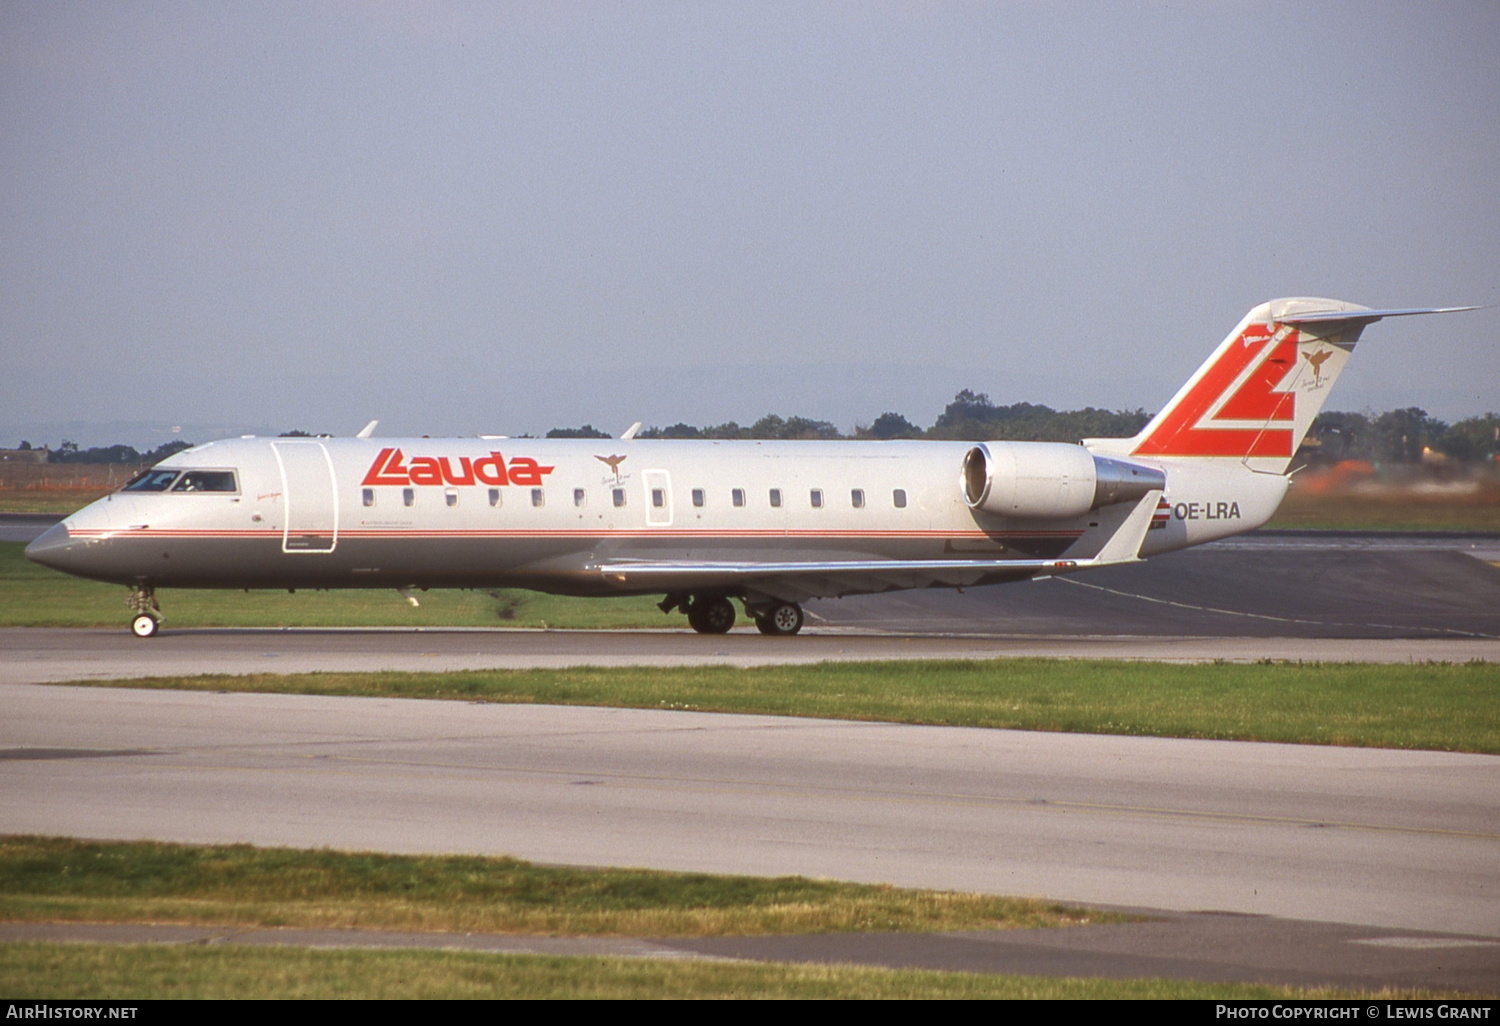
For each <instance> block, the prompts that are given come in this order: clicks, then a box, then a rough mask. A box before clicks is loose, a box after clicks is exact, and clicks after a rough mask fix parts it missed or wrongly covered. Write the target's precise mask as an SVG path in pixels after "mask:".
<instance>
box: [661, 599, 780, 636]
mask: <svg viewBox="0 0 1500 1026" xmlns="http://www.w3.org/2000/svg"><path fill="white" fill-rule="evenodd" d="M657 605H658V606H659V607H660V608H661V611H662V612H663V613H670V612H671V611H672V610H674V609H681V610H682V611H683V612H684V613H686V614H687V618H688V625H689V626H690V627H692V628H693V630H695V631H697V632H698V633H699V634H727V633H728V632H729V629H730V628H731V627H733V626H734V606H733V605H732V604H731V603H730V601H729V599H727V598H725V597H724V596H723V595H668V596H667V597H666V598H664V599H662V600H661V602H659V603H657ZM745 612H747V613H749V614H750V616H751V618H752V619H754V620H755V629H756V630H758V631H760V632H761V633H762V634H769V635H772V636H780V637H786V636H790V635H792V634H796V633H797V632H798V631H800V630H801V629H802V623H803V616H802V607H801V606H799V605H797V603H795V602H770V603H766V604H755V605H751V604H749V603H748V602H747V603H746V606H745Z"/></svg>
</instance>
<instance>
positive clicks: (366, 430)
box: [354, 420, 380, 438]
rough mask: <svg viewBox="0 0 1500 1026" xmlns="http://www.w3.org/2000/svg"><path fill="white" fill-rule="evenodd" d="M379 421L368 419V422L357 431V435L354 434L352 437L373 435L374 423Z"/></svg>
mask: <svg viewBox="0 0 1500 1026" xmlns="http://www.w3.org/2000/svg"><path fill="white" fill-rule="evenodd" d="M379 423H380V421H378V420H372V421H370V423H368V424H366V425H365V426H364V427H362V428H360V429H359V433H358V434H357V435H355V436H354V437H355V438H369V437H370V436H371V435H373V434H374V433H375V425H376V424H379Z"/></svg>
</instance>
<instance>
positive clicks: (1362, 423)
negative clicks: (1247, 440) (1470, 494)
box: [1307, 406, 1500, 463]
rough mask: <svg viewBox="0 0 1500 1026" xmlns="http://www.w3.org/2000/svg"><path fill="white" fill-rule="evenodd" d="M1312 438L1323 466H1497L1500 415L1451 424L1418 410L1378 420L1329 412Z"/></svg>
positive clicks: (1383, 415)
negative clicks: (1437, 460)
mask: <svg viewBox="0 0 1500 1026" xmlns="http://www.w3.org/2000/svg"><path fill="white" fill-rule="evenodd" d="M1307 438H1308V442H1309V443H1310V444H1309V445H1308V446H1307V450H1308V455H1311V456H1312V457H1313V458H1315V459H1316V460H1317V461H1318V462H1329V463H1331V462H1337V461H1338V460H1368V461H1369V462H1371V463H1417V462H1420V461H1421V460H1423V459H1428V458H1431V457H1432V456H1433V455H1439V456H1442V457H1446V458H1447V459H1450V460H1453V461H1455V462H1458V463H1480V462H1490V463H1493V462H1495V458H1496V454H1497V453H1500V413H1486V414H1485V415H1484V416H1482V417H1469V418H1467V419H1465V420H1461V421H1459V422H1458V423H1456V424H1447V423H1445V422H1443V421H1441V420H1438V419H1437V418H1436V417H1430V416H1428V415H1427V411H1426V410H1422V409H1418V408H1417V407H1415V406H1410V407H1407V408H1406V409H1404V410H1390V411H1387V412H1386V413H1381V414H1378V415H1376V416H1366V415H1365V414H1363V413H1340V412H1337V411H1334V412H1326V413H1320V414H1318V417H1317V419H1316V420H1314V421H1313V423H1312V429H1311V430H1310V431H1308V433H1307Z"/></svg>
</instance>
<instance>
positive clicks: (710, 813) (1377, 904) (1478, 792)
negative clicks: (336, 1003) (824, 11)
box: [0, 685, 1500, 938]
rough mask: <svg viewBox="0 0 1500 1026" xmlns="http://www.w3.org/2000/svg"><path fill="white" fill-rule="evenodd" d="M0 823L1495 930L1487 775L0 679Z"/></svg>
mask: <svg viewBox="0 0 1500 1026" xmlns="http://www.w3.org/2000/svg"><path fill="white" fill-rule="evenodd" d="M0 704H3V708H5V709H6V716H5V718H4V723H3V726H0V749H3V754H4V756H5V758H3V759H0V779H3V781H4V786H3V787H0V829H3V830H4V832H7V833H41V834H62V835H70V836H83V837H112V838H156V839H166V840H179V841H192V842H226V841H245V842H251V843H255V844H268V845H292V846H303V847H320V846H331V847H336V848H347V849H374V850H382V851H399V852H488V853H497V854H498V853H506V854H513V855H517V856H519V857H522V858H527V859H533V860H538V861H542V862H554V863H566V864H574V865H637V866H652V867H657V868H662V869H676V870H708V871H714V872H732V873H754V874H759V875H767V874H769V875H779V874H784V873H800V874H806V875H811V876H824V877H834V878H838V879H847V880H865V881H881V882H890V883H895V884H901V885H906V886H918V887H937V888H957V889H962V890H974V891H987V892H994V893H1003V894H1018V895H1028V894H1031V895H1044V896H1047V897H1049V898H1054V899H1059V900H1069V901H1078V902H1085V903H1099V904H1106V905H1133V906H1149V907H1156V908H1163V909H1175V910H1182V911H1193V910H1198V911H1202V910H1216V911H1227V912H1238V913H1248V914H1257V915H1272V916H1282V917H1290V918H1298V919H1314V920H1323V921H1329V922H1341V923H1354V924H1364V925H1369V926H1378V927H1386V928H1404V929H1411V930H1435V931H1443V932H1449V933H1458V934H1471V935H1478V936H1483V937H1490V938H1496V937H1500V887H1497V881H1500V757H1495V756H1482V755H1463V754H1454V753H1442V752H1404V751H1386V750H1378V749H1346V748H1326V747H1318V746H1311V745H1300V746H1299V745H1271V744H1243V743H1234V742H1213V741H1192V740H1170V739H1160V738H1141V737H1100V736H1086V735H1074V734H1045V733H1028V732H1019V731H1000V730H976V729H960V728H935V727H911V726H902V725H892V724H878V723H844V722H836V721H820V720H805V719H782V718H775V717H764V716H729V715H716V714H698V713H685V712H665V711H651V710H646V711H641V710H624V709H579V708H558V707H550V706H499V705H490V704H477V703H475V704H471V703H460V702H433V701H401V700H386V699H353V698H343V699H339V698H323V697H307V696H289V695H256V694H209V693H188V692H171V691H139V690H116V689H103V690H101V689H92V688H67V687H35V686H26V685H7V686H3V687H0Z"/></svg>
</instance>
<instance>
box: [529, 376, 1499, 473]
mask: <svg viewBox="0 0 1500 1026" xmlns="http://www.w3.org/2000/svg"><path fill="white" fill-rule="evenodd" d="M1151 416H1152V415H1151V414H1150V413H1147V412H1146V411H1145V410H1141V409H1136V410H1101V409H1097V408H1096V407H1092V406H1088V407H1085V408H1083V409H1081V410H1054V409H1052V407H1050V406H1043V405H1040V404H1037V403H1012V404H1010V405H1006V406H997V405H995V403H993V402H992V401H991V400H990V397H989V396H988V395H986V394H985V393H983V392H972V391H970V390H969V389H964V390H963V391H961V392H959V393H958V394H957V395H955V396H954V397H953V401H952V402H951V403H949V404H948V405H947V406H946V407H945V408H944V409H943V412H942V414H941V415H939V417H938V418H937V421H936V422H935V423H934V424H933V425H932V426H931V427H927V428H923V427H919V426H918V425H916V424H913V423H912V422H911V421H910V420H908V419H907V418H906V417H904V416H903V415H901V414H899V413H891V412H887V413H882V414H881V415H880V416H878V417H876V418H875V420H874V421H873V422H872V423H870V424H869V425H868V426H865V425H860V426H857V427H856V428H855V429H854V433H853V434H847V435H846V434H843V433H842V432H840V431H839V429H838V428H836V427H834V426H833V424H831V423H829V422H828V421H826V420H813V419H811V418H808V417H781V416H778V415H776V414H774V413H773V414H767V415H766V416H764V417H762V418H760V419H759V420H757V421H756V422H755V423H753V424H750V425H742V424H739V423H736V422H735V421H728V422H726V423H723V424H713V425H706V426H703V427H695V426H693V425H691V424H684V423H677V424H672V425H670V426H668V427H649V428H646V429H645V430H644V431H641V432H639V433H638V434H637V435H636V437H637V438H715V439H782V440H796V441H819V440H825V439H847V438H870V439H880V440H886V439H893V438H926V439H942V440H947V441H972V442H982V441H1000V440H1009V441H1022V442H1077V441H1079V440H1081V439H1084V438H1128V437H1130V436H1131V435H1134V434H1135V433H1136V432H1137V431H1139V430H1140V429H1141V428H1143V427H1145V426H1146V423H1147V422H1148V421H1150V419H1151ZM547 437H548V438H610V437H612V436H611V435H610V434H609V433H608V432H606V431H600V430H599V429H598V428H596V427H594V426H593V425H592V424H585V425H584V426H583V427H581V428H554V429H553V430H551V431H548V432H547ZM1306 445H1307V449H1306V451H1305V452H1304V453H1303V456H1304V458H1306V459H1312V460H1317V461H1320V462H1322V461H1328V462H1335V461H1338V460H1344V459H1361V460H1369V461H1370V462H1374V463H1415V462H1419V461H1421V460H1423V459H1427V458H1431V456H1432V455H1433V454H1440V455H1441V456H1443V457H1446V458H1448V459H1450V460H1454V461H1456V462H1461V463H1473V462H1494V461H1495V459H1496V454H1497V452H1500V414H1496V413H1487V414H1485V415H1484V416H1482V417H1470V418H1468V419H1467V420H1461V421H1459V422H1457V423H1456V424H1448V423H1445V422H1444V421H1441V420H1438V419H1437V418H1435V417H1430V416H1428V414H1427V412H1426V411H1425V410H1421V409H1418V408H1416V407H1409V408H1407V409H1404V410H1391V411H1389V412H1387V413H1381V414H1377V415H1366V414H1363V413H1341V412H1337V411H1331V412H1325V413H1321V414H1319V415H1318V417H1317V419H1315V420H1314V421H1313V425H1312V429H1311V430H1310V431H1309V432H1308V437H1307V443H1306Z"/></svg>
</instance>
